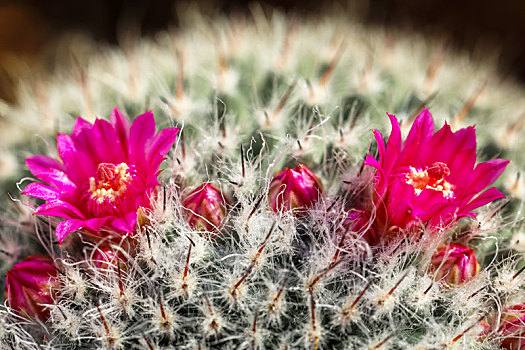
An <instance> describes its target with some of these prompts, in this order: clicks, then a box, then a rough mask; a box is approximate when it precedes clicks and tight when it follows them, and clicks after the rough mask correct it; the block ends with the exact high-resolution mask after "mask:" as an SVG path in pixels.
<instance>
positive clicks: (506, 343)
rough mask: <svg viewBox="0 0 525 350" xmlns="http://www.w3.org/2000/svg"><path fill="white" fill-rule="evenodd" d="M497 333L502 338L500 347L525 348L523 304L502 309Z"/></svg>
mask: <svg viewBox="0 0 525 350" xmlns="http://www.w3.org/2000/svg"><path fill="white" fill-rule="evenodd" d="M498 333H499V335H500V336H501V337H502V338H503V341H502V342H501V348H502V349H507V350H523V349H525V304H518V305H513V306H509V307H507V308H506V309H505V310H503V312H502V314H501V326H500V327H499V329H498Z"/></svg>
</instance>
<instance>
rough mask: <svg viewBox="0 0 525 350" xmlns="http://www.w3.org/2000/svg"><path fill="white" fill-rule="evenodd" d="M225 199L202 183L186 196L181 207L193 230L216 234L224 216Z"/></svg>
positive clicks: (213, 188)
mask: <svg viewBox="0 0 525 350" xmlns="http://www.w3.org/2000/svg"><path fill="white" fill-rule="evenodd" d="M226 205H227V202H226V199H225V198H224V196H223V194H222V192H221V191H220V190H219V189H217V188H216V187H215V186H213V185H211V184H209V183H204V184H202V185H201V186H199V187H198V188H196V189H195V190H194V191H193V192H191V193H190V194H189V195H187V196H186V198H185V199H184V200H183V201H182V206H183V207H184V209H185V212H186V218H187V220H188V223H189V224H190V226H191V227H192V228H193V229H196V230H201V231H209V232H218V231H219V230H220V228H221V225H222V223H223V221H224V217H225V216H226Z"/></svg>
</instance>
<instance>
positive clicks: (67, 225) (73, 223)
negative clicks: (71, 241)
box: [55, 219, 85, 244]
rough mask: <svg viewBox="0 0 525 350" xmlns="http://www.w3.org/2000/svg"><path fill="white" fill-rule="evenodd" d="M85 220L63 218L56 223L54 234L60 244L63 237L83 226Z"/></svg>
mask: <svg viewBox="0 0 525 350" xmlns="http://www.w3.org/2000/svg"><path fill="white" fill-rule="evenodd" d="M84 223H85V221H84V220H78V219H69V220H64V221H62V222H61V223H59V224H58V225H57V228H56V230H55V235H56V236H57V240H58V243H60V244H62V242H63V241H64V238H66V236H67V235H68V234H69V233H70V232H73V231H75V230H77V229H79V228H81V227H82V226H84Z"/></svg>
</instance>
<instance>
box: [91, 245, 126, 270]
mask: <svg viewBox="0 0 525 350" xmlns="http://www.w3.org/2000/svg"><path fill="white" fill-rule="evenodd" d="M92 259H93V262H94V263H95V266H96V267H97V268H99V269H111V268H115V269H116V268H118V266H119V265H120V268H121V269H122V270H125V262H126V258H125V257H124V254H122V252H121V251H120V250H115V249H114V248H113V247H111V246H109V245H103V246H100V247H97V248H96V249H95V251H94V252H93V257H92Z"/></svg>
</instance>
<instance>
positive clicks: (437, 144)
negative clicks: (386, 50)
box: [365, 109, 509, 244]
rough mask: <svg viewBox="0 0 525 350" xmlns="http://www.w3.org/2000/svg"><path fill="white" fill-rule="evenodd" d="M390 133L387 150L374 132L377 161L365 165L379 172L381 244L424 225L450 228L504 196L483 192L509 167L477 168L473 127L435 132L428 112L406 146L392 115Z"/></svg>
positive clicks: (378, 228) (504, 163)
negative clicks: (385, 240)
mask: <svg viewBox="0 0 525 350" xmlns="http://www.w3.org/2000/svg"><path fill="white" fill-rule="evenodd" d="M388 116H389V117H390V122H391V124H392V133H391V134H390V137H389V139H388V142H387V144H386V146H385V143H384V140H383V135H382V134H381V133H380V132H379V131H378V130H374V135H375V139H376V142H377V146H378V150H379V160H376V159H375V158H374V157H372V156H371V155H368V156H367V158H366V160H365V164H366V165H369V166H371V167H373V168H375V169H376V172H375V183H374V199H373V202H374V206H375V210H376V220H375V222H374V227H375V229H376V231H377V232H378V238H377V240H376V241H372V242H370V243H371V244H377V243H379V241H381V240H384V239H389V238H392V237H393V236H396V235H398V234H399V233H400V231H402V232H404V233H405V234H408V233H410V231H411V230H410V229H411V228H414V227H418V226H420V225H426V226H427V227H436V226H440V225H448V224H452V223H454V222H456V221H458V220H460V219H461V218H463V217H467V216H470V217H475V216H476V214H475V213H474V212H472V211H473V210H474V209H476V208H479V207H481V206H483V205H485V204H487V203H489V202H492V201H494V200H496V199H498V198H503V197H504V196H503V194H502V193H501V192H500V191H498V189H496V188H495V187H491V188H489V189H487V190H485V191H483V190H484V189H485V188H486V187H487V186H489V185H491V184H492V183H493V182H494V181H496V179H497V178H498V177H499V176H500V175H501V174H502V173H503V171H504V170H505V167H506V166H507V164H508V163H509V161H508V160H504V159H493V160H490V161H487V162H485V163H481V164H478V165H476V133H475V130H474V127H468V128H465V129H461V130H458V131H456V132H452V130H451V128H450V126H449V125H448V124H446V123H445V125H444V126H443V127H442V128H441V129H440V130H439V131H437V132H436V133H434V119H433V118H432V115H431V114H430V112H429V111H428V110H427V109H425V110H423V111H422V112H421V114H419V116H418V117H417V119H416V120H415V121H414V124H413V125H412V128H411V129H410V132H409V135H408V137H407V139H406V140H405V141H404V142H403V141H402V139H401V131H400V128H399V122H398V121H397V119H396V117H395V116H393V115H388Z"/></svg>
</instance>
